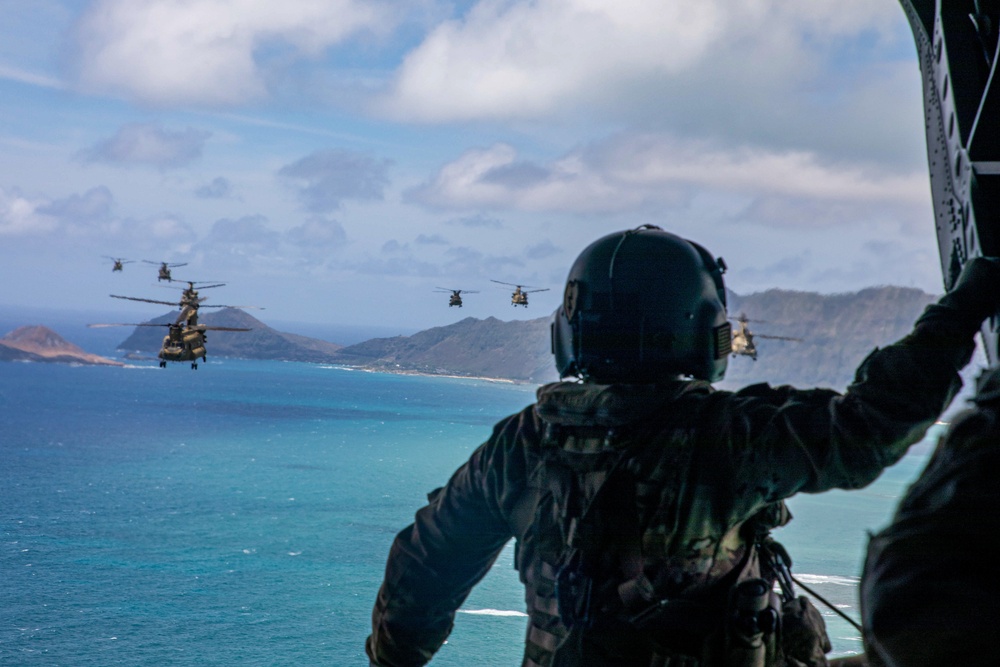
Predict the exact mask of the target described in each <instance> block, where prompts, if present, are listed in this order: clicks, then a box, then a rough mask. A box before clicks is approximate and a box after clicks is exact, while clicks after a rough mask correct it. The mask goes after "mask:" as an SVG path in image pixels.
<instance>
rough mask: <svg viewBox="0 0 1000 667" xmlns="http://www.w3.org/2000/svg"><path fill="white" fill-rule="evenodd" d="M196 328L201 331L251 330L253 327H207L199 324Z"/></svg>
mask: <svg viewBox="0 0 1000 667" xmlns="http://www.w3.org/2000/svg"><path fill="white" fill-rule="evenodd" d="M198 328H199V329H201V330H202V331H253V329H245V328H243V327H208V326H202V325H200V324H199V325H198Z"/></svg>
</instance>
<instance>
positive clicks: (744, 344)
mask: <svg viewBox="0 0 1000 667" xmlns="http://www.w3.org/2000/svg"><path fill="white" fill-rule="evenodd" d="M729 319H730V320H733V321H734V322H736V328H735V329H733V338H732V344H733V356H734V357H736V356H744V357H750V358H751V359H753V360H754V361H757V346H756V345H754V342H753V341H754V338H766V339H768V340H789V341H795V342H798V343H801V342H802V339H801V338H793V337H791V336H770V335H767V334H755V333H752V332H751V331H750V324H749V323H750V322H760V321H762V320H750V319H748V318H747V316H746V313H740V314H739V316H738V317H730V318H729Z"/></svg>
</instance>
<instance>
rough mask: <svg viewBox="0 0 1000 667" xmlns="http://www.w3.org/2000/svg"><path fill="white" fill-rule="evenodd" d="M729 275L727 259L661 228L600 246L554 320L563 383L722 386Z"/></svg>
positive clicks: (581, 266) (589, 251)
mask: <svg viewBox="0 0 1000 667" xmlns="http://www.w3.org/2000/svg"><path fill="white" fill-rule="evenodd" d="M725 270H726V265H725V262H724V261H723V260H722V258H721V257H720V258H718V259H716V258H713V257H712V255H711V254H709V252H708V251H707V250H706V249H705V248H703V247H702V246H700V245H698V244H697V243H693V242H691V241H687V240H685V239H682V238H681V237H679V236H676V235H674V234H671V233H669V232H666V231H663V230H662V229H660V228H659V227H656V226H653V225H643V226H641V227H639V228H637V229H633V230H627V231H621V232H615V233H614V234H609V235H607V236H605V237H603V238H600V239H598V240H597V241H595V242H594V243H592V244H590V245H589V246H588V247H587V248H585V249H584V251H583V252H581V253H580V256H579V257H577V259H576V262H574V264H573V267H572V268H571V269H570V272H569V276H568V278H567V279H566V291H565V292H564V295H563V302H562V305H561V306H559V308H557V309H556V311H555V313H553V315H552V326H551V330H552V354H553V355H554V356H555V362H556V368H557V369H558V371H559V375H560V377H568V376H579V377H582V378H583V379H585V380H588V381H593V382H599V383H614V382H629V383H648V382H656V381H658V380H664V379H669V378H672V377H678V376H689V377H692V378H697V379H701V380H708V381H709V382H715V381H717V380H721V379H722V377H723V376H724V375H725V372H726V363H727V361H728V359H729V354H730V352H731V351H732V348H731V342H730V340H731V337H732V329H731V328H730V325H729V322H728V320H727V319H726V288H725V285H724V283H723V281H722V274H723V273H724V272H725Z"/></svg>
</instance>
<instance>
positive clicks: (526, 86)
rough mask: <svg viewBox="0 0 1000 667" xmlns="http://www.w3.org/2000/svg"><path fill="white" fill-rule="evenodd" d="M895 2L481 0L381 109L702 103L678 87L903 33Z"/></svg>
mask: <svg viewBox="0 0 1000 667" xmlns="http://www.w3.org/2000/svg"><path fill="white" fill-rule="evenodd" d="M893 5H894V3H873V2H870V1H869V0H847V1H846V2H837V1H836V0H810V1H809V2H795V3H789V2H787V1H783V0H671V1H670V2H647V1H645V0H537V1H536V2H512V1H508V0H483V1H481V2H479V3H478V4H477V5H475V6H474V7H473V8H472V9H471V10H470V11H469V12H468V14H467V15H466V16H464V17H462V18H461V19H455V20H451V21H448V22H445V23H442V24H440V25H439V26H438V27H437V28H436V29H434V30H433V31H432V32H431V33H430V34H429V35H428V36H427V38H426V39H425V40H424V42H423V43H422V44H420V46H419V47H417V48H416V49H414V50H413V51H412V52H411V53H410V54H409V55H408V56H407V57H406V59H405V61H404V63H403V65H402V67H401V68H400V70H399V72H398V76H397V79H396V81H395V87H394V89H393V91H392V93H391V95H389V96H388V97H387V98H386V99H385V100H384V105H383V107H382V108H383V111H384V112H385V113H387V114H390V115H396V116H402V117H406V118H409V119H417V120H423V121H433V122H441V121H454V120H469V119H482V118H533V117H539V116H544V115H548V114H550V113H559V114H561V115H563V116H566V115H567V114H568V115H572V114H573V112H574V110H575V109H576V108H578V106H579V105H584V106H586V105H589V104H595V103H596V104H598V105H604V106H619V107H625V108H627V109H628V111H627V112H626V113H635V106H636V103H639V104H640V106H641V105H642V101H643V98H645V99H647V100H648V101H651V102H653V103H655V104H662V103H664V102H666V103H667V104H671V103H673V104H678V105H681V106H688V105H690V104H692V103H694V104H695V105H696V104H697V102H696V101H693V100H686V99H676V98H675V99H670V91H671V90H673V91H676V92H681V91H683V90H684V87H685V85H686V83H687V82H688V81H689V80H690V79H692V78H696V79H698V80H700V81H704V80H705V78H706V77H707V78H708V79H709V81H708V83H709V85H710V86H711V85H712V84H713V83H715V82H718V83H722V82H724V81H725V78H726V77H729V76H732V73H733V72H734V71H736V72H738V73H740V75H741V76H742V75H744V74H745V75H748V77H747V78H748V81H747V82H746V83H745V84H744V85H746V86H747V87H748V88H749V87H750V86H756V87H758V88H764V89H768V88H770V87H772V86H773V85H777V86H780V87H786V86H788V85H789V84H790V83H792V82H793V81H794V80H795V79H797V78H799V77H800V76H801V73H802V72H804V71H806V70H808V69H809V67H810V63H813V62H815V60H816V58H817V55H816V54H817V53H820V54H822V53H823V52H824V49H827V48H835V47H836V44H835V42H836V40H837V39H843V38H847V39H851V38H854V37H856V36H857V35H858V34H859V33H862V32H865V31H869V32H873V33H875V34H878V35H880V36H882V35H887V34H889V33H891V32H892V31H893V30H894V29H897V28H898V26H899V25H900V19H901V18H902V12H901V11H900V10H899V8H898V7H896V6H893ZM807 40H808V43H806V42H807ZM831 45H832V46H831ZM664 98H666V99H664Z"/></svg>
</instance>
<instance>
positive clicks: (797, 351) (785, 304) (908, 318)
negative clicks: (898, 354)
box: [719, 287, 937, 390]
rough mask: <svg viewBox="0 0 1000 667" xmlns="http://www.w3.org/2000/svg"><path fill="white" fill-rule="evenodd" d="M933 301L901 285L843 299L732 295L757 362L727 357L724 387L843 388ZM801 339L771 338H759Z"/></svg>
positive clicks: (732, 309)
mask: <svg viewBox="0 0 1000 667" xmlns="http://www.w3.org/2000/svg"><path fill="white" fill-rule="evenodd" d="M935 300H937V297H936V296H934V295H931V294H927V293H926V292H922V291H921V290H918V289H913V288H906V287H871V288H868V289H864V290H861V291H860V292H851V293H847V294H815V293H812V292H794V291H789V290H768V291H766V292H760V293H758V294H751V295H748V296H745V297H743V296H739V295H736V294H730V298H729V313H730V315H733V316H738V315H739V314H740V313H745V314H746V316H747V317H748V318H749V319H750V320H751V322H750V330H751V331H752V332H753V333H754V334H756V335H757V337H756V338H755V340H754V342H755V344H756V346H757V349H758V356H757V361H753V360H752V359H750V358H749V357H731V358H730V359H729V368H728V370H727V371H726V379H725V380H724V381H723V382H722V383H720V384H719V386H720V387H723V388H733V387H742V386H744V385H746V384H749V383H752V382H768V383H770V384H775V385H776V384H792V385H796V386H801V387H812V386H822V387H830V388H832V389H838V390H842V389H844V388H846V387H847V385H848V384H850V382H851V381H852V380H853V379H854V371H855V369H856V368H857V367H858V365H859V364H860V363H861V362H862V361H863V360H864V358H865V357H866V356H868V354H869V353H870V352H871V351H872V350H873V349H875V348H876V347H880V346H884V345H888V344H889V343H893V342H895V341H897V340H899V339H900V338H902V337H903V336H905V335H906V334H907V333H909V331H910V329H911V328H912V327H913V323H914V321H916V319H917V317H919V316H920V313H921V312H923V310H924V308H925V307H926V306H927V305H928V304H929V303H932V302H933V301H935ZM761 334H763V335H772V336H788V337H793V338H801V339H802V342H794V341H783V340H771V339H766V338H760V335H761Z"/></svg>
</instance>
